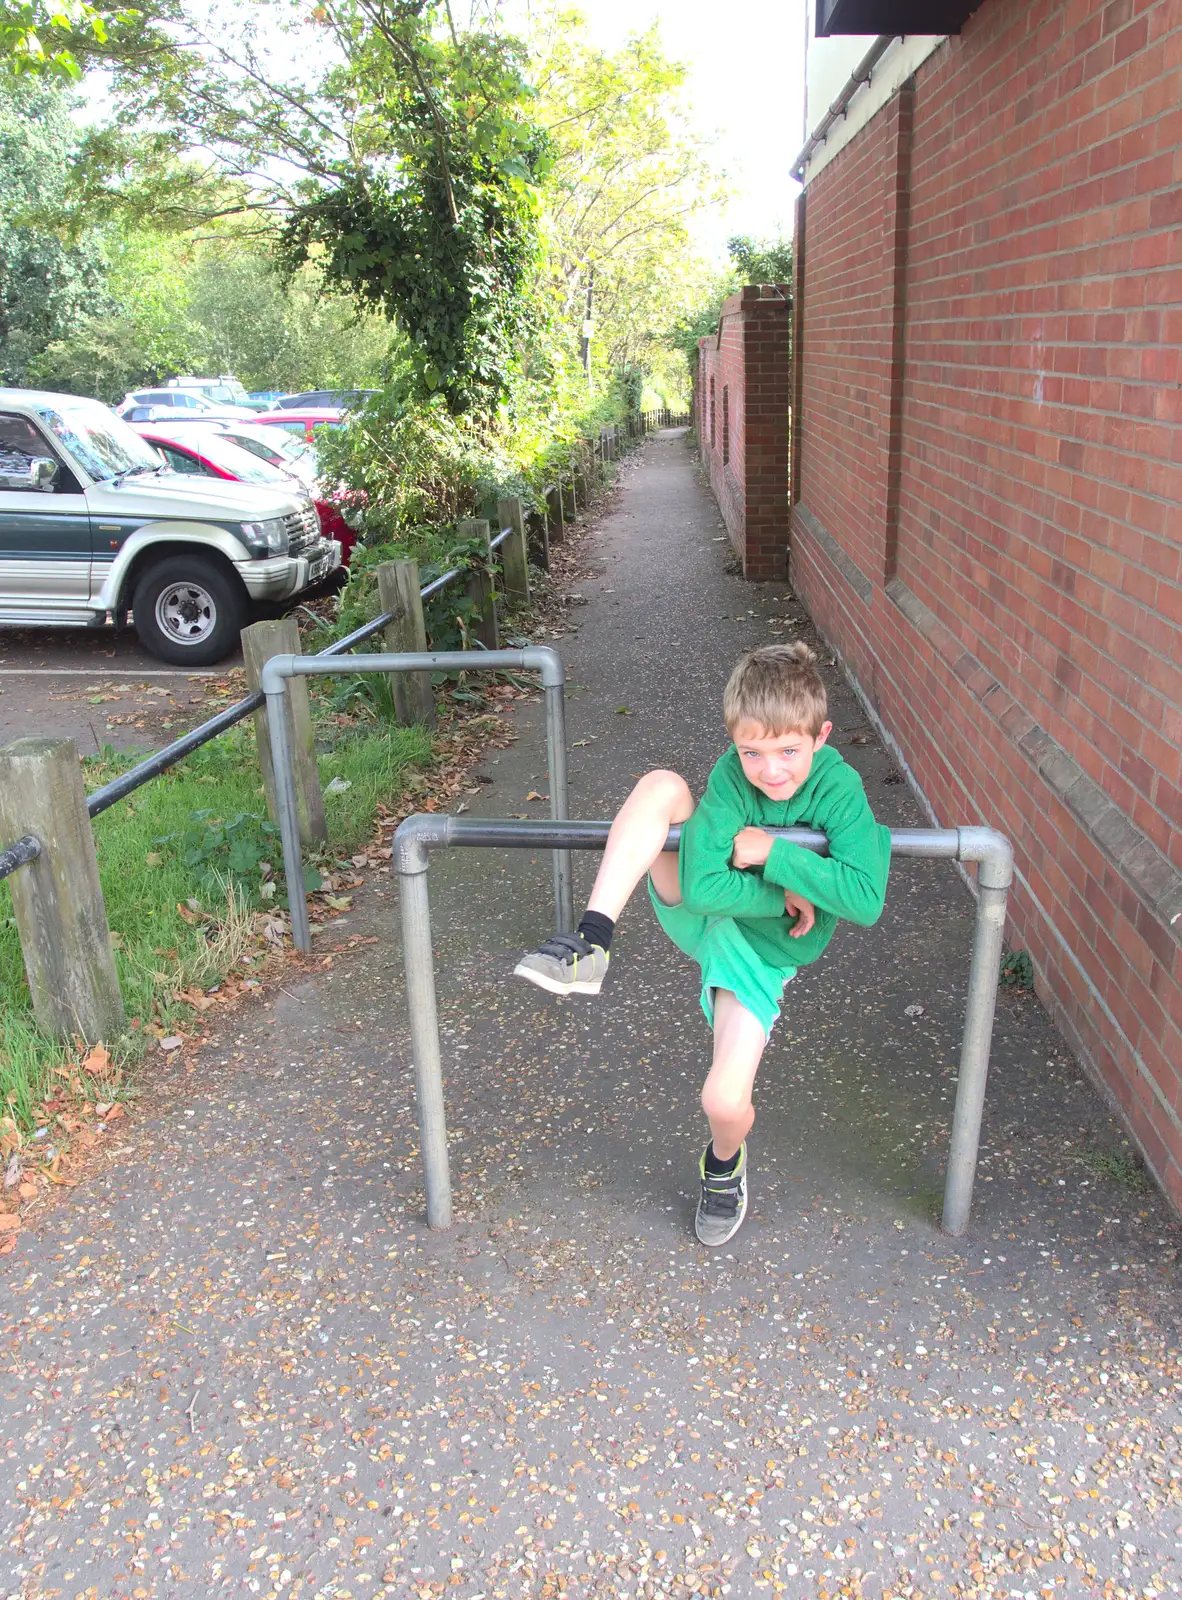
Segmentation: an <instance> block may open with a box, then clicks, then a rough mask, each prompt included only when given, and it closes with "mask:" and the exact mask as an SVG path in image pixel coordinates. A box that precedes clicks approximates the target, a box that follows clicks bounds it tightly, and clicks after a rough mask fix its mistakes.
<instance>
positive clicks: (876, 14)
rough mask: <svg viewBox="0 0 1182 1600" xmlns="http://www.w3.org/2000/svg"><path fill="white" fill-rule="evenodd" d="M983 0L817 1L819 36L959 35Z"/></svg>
mask: <svg viewBox="0 0 1182 1600" xmlns="http://www.w3.org/2000/svg"><path fill="white" fill-rule="evenodd" d="M979 4H980V0H817V13H816V15H817V37H818V39H828V38H832V37H833V36H834V35H837V34H860V33H870V34H877V33H892V34H900V33H904V34H905V33H921V34H922V33H932V34H936V33H959V32H960V30H961V25H962V24H963V23H964V21H965V19H966V18H967V17H968V16H969V15H970V13H971V12H973V11H975V10H976V8H977V6H978V5H979Z"/></svg>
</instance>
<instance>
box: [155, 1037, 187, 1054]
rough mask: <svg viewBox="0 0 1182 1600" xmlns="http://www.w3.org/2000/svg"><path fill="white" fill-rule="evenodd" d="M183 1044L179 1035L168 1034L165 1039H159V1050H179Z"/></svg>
mask: <svg viewBox="0 0 1182 1600" xmlns="http://www.w3.org/2000/svg"><path fill="white" fill-rule="evenodd" d="M184 1042H185V1041H184V1039H183V1038H182V1037H181V1035H180V1034H179V1033H170V1034H169V1035H168V1036H167V1037H166V1038H164V1039H161V1041H160V1048H161V1050H179V1049H180V1047H181V1045H183V1044H184Z"/></svg>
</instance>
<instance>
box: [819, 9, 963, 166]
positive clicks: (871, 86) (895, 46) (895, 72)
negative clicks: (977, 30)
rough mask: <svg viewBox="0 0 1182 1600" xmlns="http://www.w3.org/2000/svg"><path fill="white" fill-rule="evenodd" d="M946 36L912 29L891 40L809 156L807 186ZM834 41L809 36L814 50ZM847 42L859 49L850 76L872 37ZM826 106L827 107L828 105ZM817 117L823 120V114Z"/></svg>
mask: <svg viewBox="0 0 1182 1600" xmlns="http://www.w3.org/2000/svg"><path fill="white" fill-rule="evenodd" d="M947 38H948V35H947V34H943V33H939V34H931V33H913V34H908V35H906V36H905V37H904V38H901V39H895V40H893V41H892V43H891V44H890V45H889V46H888V48H887V50H886V53H885V54H884V55H883V56H882V57H881V59H880V60H878V61H877V62H876V63H875V65H874V69H873V71H872V72H871V74H870V82H869V83H866V84H863V85H861V87H860V88H858V89H856V90H855V91H854V93H853V96H852V97H851V99H850V103H849V106H848V108H847V109H846V112H845V115H844V116H841V117H838V119H837V121H836V122H835V123H834V124H833V126H832V127H831V128H830V130H829V132H828V133H827V134H826V135H825V138H824V139H823V140H822V142H821V143H820V144H819V145H818V146H817V148H816V149H815V150H814V151H813V153H812V155H811V156H810V157H809V160H808V164H807V165H806V167H805V169H804V185H805V188H806V189H807V188H808V186H809V184H810V183H811V182H812V181H813V179H814V178H815V177H816V176H817V174H818V173H819V172H823V171H824V170H825V168H826V167H827V166H828V165H829V163H830V162H831V161H832V160H833V158H834V156H836V155H837V154H839V152H840V151H842V150H844V149H845V147H846V145H847V144H849V142H850V140H851V139H852V138H853V137H854V136H855V134H857V133H859V132H860V131H861V130H862V129H863V128H864V127H865V126H866V124H867V123H868V122H869V121H870V119H871V117H873V116H874V115H875V114H876V113H877V112H879V111H881V110H882V108H883V106H885V105H886V104H887V102H888V101H889V100H890V98H891V96H892V95H894V94H895V93H896V91H897V90H899V89H900V88H902V86H903V84H905V83H906V82H907V79H908V78H910V77H911V75H912V74H913V73H914V72H916V71H917V70H918V68H919V67H920V66H921V65H922V64H923V63H924V62H925V61H926V60H927V58H928V57H929V56H930V55H933V54H934V53H935V51H937V50H938V49H939V48H940V47H941V45H943V44H944V43H945V42H946V40H947ZM832 42H833V41H831V40H827V39H810V40H809V50H810V52H811V51H812V50H814V49H816V48H817V47H818V46H819V45H825V44H829V43H832ZM848 42H849V44H851V45H855V44H856V49H854V50H852V51H851V60H850V63H849V72H847V75H846V76H847V78H848V76H849V73H852V72H853V70H854V68H855V67H856V66H857V64H858V61H859V60H860V59H861V57H862V56H863V55H864V54H865V52H866V50H867V49H868V48H869V45H870V44H871V43H872V42H873V41H872V40H870V39H863V38H861V37H859V38H858V39H857V40H854V39H852V38H851V39H850V40H849V41H848ZM824 109H825V110H827V109H828V107H825V108H824ZM810 110H811V108H810ZM810 120H811V117H810ZM816 120H817V122H820V120H821V118H820V116H818V117H817V119H816Z"/></svg>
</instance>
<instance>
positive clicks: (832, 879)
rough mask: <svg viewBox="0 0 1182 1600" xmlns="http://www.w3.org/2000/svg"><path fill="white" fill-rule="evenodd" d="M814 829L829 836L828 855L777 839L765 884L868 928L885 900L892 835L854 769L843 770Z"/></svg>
mask: <svg viewBox="0 0 1182 1600" xmlns="http://www.w3.org/2000/svg"><path fill="white" fill-rule="evenodd" d="M847 774H848V776H847ZM811 826H812V827H814V828H817V829H819V830H820V831H821V832H822V833H824V834H826V835H827V837H828V839H829V854H828V856H819V855H817V854H816V852H815V851H812V850H806V849H805V848H804V847H803V845H799V844H793V843H791V841H790V840H788V839H777V840H775V841H774V843H773V844H772V848H771V851H770V853H769V855H768V858H767V861H766V862H765V863H764V868H763V876H764V879H765V881H766V882H768V883H772V884H779V885H780V886H781V888H784V889H791V890H793V891H794V892H795V893H796V894H801V895H803V896H804V898H805V899H806V900H811V901H812V903H813V905H815V906H816V907H817V908H818V909H819V910H821V911H828V912H831V913H832V914H833V915H834V916H838V917H843V918H844V919H845V920H846V921H847V922H857V923H860V924H861V926H862V927H864V928H868V927H870V926H871V924H872V923H875V922H877V921H878V919H879V917H880V916H881V915H882V908H883V905H884V903H885V901H886V885H887V874H888V872H889V870H890V861H891V847H890V836H889V834H888V833H887V830H886V829H885V828H884V827H882V825H881V824H880V823H877V822H876V821H875V820H874V813H873V812H872V811H871V809H870V805H869V803H868V801H867V799H866V792H865V790H864V789H863V787H862V780H861V778H859V776H858V774H857V773H856V772H855V771H854V770H853V768H852V767H847V768H845V769H844V771H843V773H842V775H841V779H840V788H839V789H838V792H837V793H836V794H835V795H834V797H833V800H832V801H831V802H830V804H829V805H827V806H826V807H825V811H824V815H818V816H817V817H815V818H813V819H811Z"/></svg>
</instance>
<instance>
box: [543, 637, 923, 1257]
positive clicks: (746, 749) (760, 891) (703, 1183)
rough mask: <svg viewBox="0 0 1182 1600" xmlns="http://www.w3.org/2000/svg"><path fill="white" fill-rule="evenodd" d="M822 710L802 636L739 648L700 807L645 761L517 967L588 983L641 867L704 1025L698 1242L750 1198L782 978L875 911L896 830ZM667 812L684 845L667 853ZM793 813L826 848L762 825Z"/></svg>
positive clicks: (732, 1224) (566, 982) (677, 782)
mask: <svg viewBox="0 0 1182 1600" xmlns="http://www.w3.org/2000/svg"><path fill="white" fill-rule="evenodd" d="M826 710H827V706H826V696H825V685H824V683H823V682H822V680H821V675H820V673H819V672H818V671H817V668H816V657H815V656H814V654H813V652H812V651H811V650H810V649H809V647H808V646H807V645H806V644H803V643H797V644H791V645H782V644H773V645H765V646H763V647H762V648H761V649H758V650H751V651H748V652H747V654H746V655H745V656H744V657H743V659H742V660H741V661H740V662H739V664H738V666H737V667H736V668H735V670H734V671H733V672H732V673H731V676H730V681H729V682H728V683H727V686H726V693H725V695H724V697H723V717H724V720H725V722H726V727H727V732H728V733H729V734H730V736H731V738H732V740H733V741H734V744H733V747H732V748H731V749H730V750H728V751H727V752H726V754H725V755H724V756H722V757H721V759H720V760H719V761H718V762H717V764H716V765H715V767H714V770H713V772H712V773H711V774H710V781H709V783H708V784H707V786H706V793H705V794H704V795H703V796H702V800H701V803H700V804H699V805H698V806H697V807H696V808H695V806H694V799H693V796H692V795H691V793H690V791H689V788H688V787H687V785H686V782H685V780H684V779H683V778H680V777H678V775H677V774H676V773H675V772H650V773H647V774H646V775H645V777H643V778H642V779H641V780H640V782H639V783H638V784H637V785H636V787H635V789H633V791H632V793H631V794H630V795H629V797H628V799H627V800H626V801H625V803H624V805H623V807H622V809H621V810H620V812H619V814H618V815H617V817H616V819H615V821H614V822H613V823H612V828H611V832H610V833H609V835H608V840H607V846H606V848H605V850H604V853H603V862H602V865H601V866H600V868H599V873H598V876H597V877H596V879H595V887H594V888H593V890H592V891H591V898H590V900H589V901H588V906H587V913H586V915H585V916H584V917H583V920H582V921H581V922H580V924H579V927H578V931H577V932H576V933H573V934H559V935H556V936H555V937H554V938H552V939H547V940H546V942H545V944H543V945H542V946H541V948H540V949H539V950H536V951H534V952H533V953H532V954H530V955H526V956H523V957H522V959H521V960H520V961H519V962H518V964H517V966H516V967H515V969H514V971H515V973H516V974H517V976H519V977H522V978H527V979H528V980H529V981H530V982H531V983H535V984H537V985H538V986H539V987H540V988H542V989H546V990H548V991H549V992H550V993H551V994H598V993H599V990H600V987H601V985H602V983H603V979H604V975H605V973H606V972H607V968H608V959H609V957H608V951H609V949H610V947H611V939H612V932H613V930H614V928H615V924H616V919H617V918H618V917H619V915H620V913H621V912H622V911H623V909H624V906H625V905H626V904H627V902H628V899H629V897H630V896H631V894H632V891H633V890H634V889H635V888H636V885H637V884H638V883H639V882H640V880H641V878H642V877H643V876H644V875H645V874H646V873H647V874H648V879H649V894H650V895H651V897H652V902H653V907H654V909H655V911H656V914H657V920H658V922H660V924H661V926H662V927H663V928H664V930H665V932H666V933H667V934H668V935H669V937H670V938H671V939H672V940H673V943H674V944H675V945H677V947H678V949H680V950H683V951H684V952H685V954H686V955H689V956H692V957H693V958H694V960H695V961H697V962H698V964H699V965H700V966H701V969H702V1009H703V1011H704V1012H705V1013H706V1017H707V1019H708V1021H709V1022H710V1023H711V1025H712V1027H713V1030H714V1060H713V1064H712V1065H711V1068H710V1072H709V1075H708V1076H707V1078H706V1082H705V1085H704V1087H703V1089H702V1110H703V1111H704V1112H705V1113H706V1117H707V1119H708V1121H709V1123H710V1142H709V1143H708V1144H707V1146H706V1149H705V1151H704V1152H703V1154H702V1158H701V1160H700V1162H699V1165H698V1170H699V1177H700V1192H699V1198H698V1210H697V1216H696V1218H695V1221H694V1228H695V1231H696V1233H697V1236H698V1238H699V1239H700V1240H701V1241H702V1243H703V1244H706V1245H722V1244H725V1243H726V1242H727V1240H728V1239H730V1238H731V1237H732V1236H733V1235H734V1234H735V1232H736V1231H737V1230H738V1228H739V1226H740V1224H741V1223H742V1221H743V1217H744V1214H745V1212H746V1209H747V1148H746V1139H747V1135H748V1133H749V1132H750V1131H751V1125H752V1123H753V1122H754V1120H755V1112H754V1110H753V1109H752V1105H751V1090H752V1086H753V1084H754V1082H755V1074H756V1071H757V1069H758V1067H759V1061H760V1057H761V1056H762V1055H763V1050H764V1046H765V1045H766V1044H767V1041H768V1037H769V1035H770V1033H771V1029H772V1024H773V1023H774V1022H775V1020H776V1018H777V1017H778V1016H779V1015H780V999H781V997H782V994H783V990H784V985H785V984H786V983H787V982H788V981H789V979H791V978H793V977H795V975H796V970H797V968H798V967H802V966H804V965H806V964H807V963H808V962H810V961H815V960H816V959H817V957H818V956H819V955H820V954H821V952H822V951H823V950H824V949H825V946H826V945H827V944H828V943H829V940H830V939H831V938H832V936H833V930H834V928H835V927H836V925H837V920H838V918H839V917H844V918H846V919H847V920H849V921H851V922H857V923H861V924H862V925H863V926H865V927H868V926H869V925H870V924H871V923H874V922H877V920H878V918H879V916H880V915H881V914H882V907H883V900H884V897H885V894H886V882H887V871H888V868H889V866H890V851H891V846H890V831H889V829H887V828H885V827H882V826H880V825H879V824H878V823H877V822H875V820H874V817H873V815H872V813H871V810H870V807H869V805H868V804H867V801H866V794H865V791H864V790H863V788H862V780H861V778H860V777H859V776H858V774H857V773H856V772H855V771H854V769H853V768H852V767H849V766H847V765H846V763H845V762H844V761H843V760H842V758H841V756H840V755H839V754H838V752H837V751H836V750H835V749H834V748H833V746H832V745H830V744H827V743H826V741H827V739H828V738H829V734H830V732H831V730H832V727H833V724H832V723H831V722H829V721H828V720H827V718H826ZM676 822H679V823H681V824H682V825H683V826H682V829H681V846H680V849H679V851H678V854H677V855H676V856H673V855H672V854H668V855H666V854H662V849H661V847H662V845H663V844H664V842H665V837H666V835H667V833H668V831H669V828H670V826H671V825H672V824H673V823H676ZM791 826H795V827H810V828H815V829H817V830H819V831H820V832H822V833H824V834H826V835H827V837H828V839H829V854H828V856H819V855H817V854H815V853H814V852H813V851H811V850H806V849H804V848H803V846H801V845H797V844H792V843H790V842H789V841H788V840H786V839H776V840H773V839H772V837H771V836H770V835H769V834H768V833H766V832H765V831H764V830H765V829H766V828H785V827H791Z"/></svg>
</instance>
